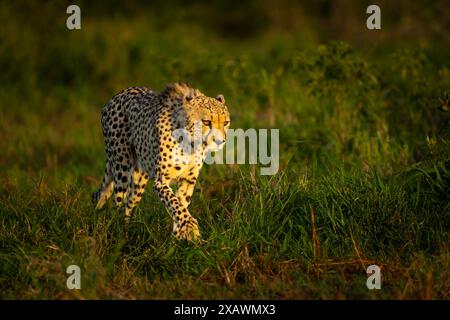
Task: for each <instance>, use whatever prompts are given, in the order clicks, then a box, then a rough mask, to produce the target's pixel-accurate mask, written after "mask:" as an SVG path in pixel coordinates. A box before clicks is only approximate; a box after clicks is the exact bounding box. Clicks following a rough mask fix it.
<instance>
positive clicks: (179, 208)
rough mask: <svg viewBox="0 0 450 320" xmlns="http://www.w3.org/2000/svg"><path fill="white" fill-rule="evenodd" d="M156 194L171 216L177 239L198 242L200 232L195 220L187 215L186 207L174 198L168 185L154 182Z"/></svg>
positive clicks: (164, 182) (162, 182) (158, 181)
mask: <svg viewBox="0 0 450 320" xmlns="http://www.w3.org/2000/svg"><path fill="white" fill-rule="evenodd" d="M153 189H154V190H155V192H156V194H157V195H158V196H159V198H160V199H161V200H162V201H163V202H164V205H165V206H166V208H168V209H169V210H170V211H171V212H172V215H173V234H174V235H175V237H177V238H178V239H186V240H198V239H199V238H200V232H199V230H198V224H197V219H195V218H194V217H193V216H191V214H190V213H189V211H188V209H187V207H186V206H185V205H184V204H182V203H181V202H180V200H179V199H178V198H177V197H176V196H175V194H174V193H173V191H172V189H171V188H170V186H169V183H168V182H166V181H162V180H156V181H155V184H154V186H153Z"/></svg>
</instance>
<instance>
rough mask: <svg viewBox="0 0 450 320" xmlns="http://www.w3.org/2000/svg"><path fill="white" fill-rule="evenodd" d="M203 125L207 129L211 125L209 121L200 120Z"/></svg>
mask: <svg viewBox="0 0 450 320" xmlns="http://www.w3.org/2000/svg"><path fill="white" fill-rule="evenodd" d="M202 122H203V124H204V125H205V126H207V127H209V126H210V125H211V120H202Z"/></svg>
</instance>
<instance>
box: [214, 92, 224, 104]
mask: <svg viewBox="0 0 450 320" xmlns="http://www.w3.org/2000/svg"><path fill="white" fill-rule="evenodd" d="M216 100H217V101H219V102H222V103H225V97H224V96H223V94H219V95H218V96H216Z"/></svg>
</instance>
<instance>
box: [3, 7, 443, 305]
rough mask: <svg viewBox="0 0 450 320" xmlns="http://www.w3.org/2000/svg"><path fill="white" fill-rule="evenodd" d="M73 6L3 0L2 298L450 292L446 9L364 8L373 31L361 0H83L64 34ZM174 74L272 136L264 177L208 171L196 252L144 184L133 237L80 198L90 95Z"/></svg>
mask: <svg viewBox="0 0 450 320" xmlns="http://www.w3.org/2000/svg"><path fill="white" fill-rule="evenodd" d="M69 4H72V2H69V1H58V2H47V1H40V2H27V1H2V2H0V21H2V27H1V28H0V83H1V85H0V154H1V156H0V182H1V183H0V214H1V216H2V223H1V226H0V255H1V261H2V263H1V264H0V288H1V297H2V298H324V299H332V298H372V299H376V298H388V299H392V298H409V299H411V298H412V299H416V298H423V299H430V298H441V299H442V298H444V299H448V298H449V292H450V290H449V285H448V284H449V283H450V279H449V274H448V265H449V258H450V255H449V248H448V244H449V237H448V236H449V234H448V232H449V230H450V215H449V213H450V196H449V193H448V190H449V184H450V171H449V170H450V162H449V160H450V148H449V142H450V136H449V132H450V129H449V125H450V124H449V120H450V114H449V113H448V112H443V111H448V92H449V91H450V76H449V73H450V69H449V68H450V65H449V63H450V59H449V58H450V37H449V31H448V30H450V26H449V23H450V22H449V21H450V20H449V19H448V17H449V16H450V12H449V10H450V7H449V6H448V4H447V2H446V1H434V2H433V3H430V2H427V1H414V2H411V1H405V0H400V1H396V2H395V4H394V3H392V1H390V2H389V1H378V2H377V4H378V5H379V6H380V7H381V12H382V30H377V31H371V30H367V29H366V26H365V22H366V18H367V14H366V13H365V10H366V7H367V6H368V5H369V4H371V3H369V2H367V1H344V0H337V1H328V0H321V1H311V2H309V3H303V2H302V3H299V2H297V1H288V0H285V1H275V0H263V1H246V2H244V1H236V2H235V1H224V0H223V1H213V2H211V3H208V5H206V4H205V2H204V1H193V0H191V1H150V2H144V1H142V2H140V1H126V2H122V1H110V2H108V5H105V4H101V3H99V2H98V3H92V2H91V1H77V2H76V4H78V5H79V6H80V7H81V11H82V29H81V30H76V31H69V30H67V28H66V18H67V16H68V15H67V14H66V13H65V12H66V8H67V6H68V5H69ZM174 81H187V82H189V83H191V84H192V85H193V86H195V87H198V88H199V89H200V90H202V91H203V92H205V93H206V94H209V95H216V94H218V93H223V94H224V95H225V97H226V100H227V104H228V106H229V110H230V113H231V117H232V127H234V128H250V127H251V128H279V129H280V171H279V173H278V174H277V175H275V176H272V177H266V176H260V175H259V169H258V168H255V167H254V166H238V165H234V166H233V165H229V166H226V165H213V166H205V167H204V169H203V171H202V174H201V178H200V181H199V184H198V187H197V189H198V190H197V192H196V193H195V194H194V199H193V203H192V210H191V211H192V213H193V215H194V216H195V217H197V218H198V220H199V222H200V228H201V232H202V234H203V238H204V239H205V240H206V241H207V242H206V243H205V244H201V245H188V244H185V243H182V242H180V243H178V242H176V241H174V239H173V238H172V237H171V236H170V228H171V224H170V217H169V215H168V214H167V212H166V211H165V209H164V208H163V206H162V205H161V204H160V202H159V200H157V199H156V197H154V196H153V194H152V192H151V191H150V190H147V192H146V193H145V196H144V199H143V201H142V203H141V204H140V206H139V207H138V208H137V209H136V211H135V217H134V220H133V222H132V226H131V228H130V232H129V234H128V235H127V234H126V232H125V230H124V227H123V221H122V220H123V218H122V213H121V212H119V211H117V210H115V209H114V208H113V206H112V205H111V206H110V207H109V208H108V209H107V210H106V211H101V212H95V211H94V210H93V208H92V206H91V204H90V193H91V192H92V191H94V190H95V189H96V188H97V187H98V185H99V183H100V178H101V174H102V172H103V165H104V147H103V140H102V136H101V129H100V119H99V117H100V109H101V107H102V106H103V105H104V104H105V103H106V102H107V101H108V99H109V98H110V97H111V96H112V95H113V94H114V93H116V92H117V91H119V90H121V89H123V88H125V87H128V86H136V85H139V86H148V87H151V88H153V89H155V90H161V89H162V88H163V87H164V86H165V84H166V83H169V82H174ZM70 264H79V265H80V266H81V268H82V271H83V280H82V283H83V284H82V285H83V289H82V290H81V291H69V290H67V289H66V287H65V283H66V282H65V280H66V274H65V268H66V267H67V266H68V265H70ZM370 264H377V265H379V266H381V268H382V272H383V289H382V290H380V291H369V290H367V288H366V286H365V281H366V273H365V270H366V267H367V266H368V265H370Z"/></svg>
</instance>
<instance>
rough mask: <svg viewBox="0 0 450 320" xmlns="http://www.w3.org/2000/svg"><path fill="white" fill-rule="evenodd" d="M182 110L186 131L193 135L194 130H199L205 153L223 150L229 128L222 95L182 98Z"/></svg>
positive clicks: (228, 115) (228, 117)
mask: <svg viewBox="0 0 450 320" xmlns="http://www.w3.org/2000/svg"><path fill="white" fill-rule="evenodd" d="M183 109H184V111H185V116H186V119H185V120H186V123H185V124H186V129H188V131H190V132H191V134H194V130H195V128H197V130H198V129H199V128H201V133H202V144H203V146H204V148H205V149H206V150H207V151H218V150H220V149H221V148H223V146H224V145H225V141H226V135H227V131H228V128H229V127H230V114H229V112H228V108H227V106H226V105H225V98H224V97H223V95H218V96H216V97H215V98H210V97H207V96H204V95H198V96H194V97H189V96H187V97H184V98H183Z"/></svg>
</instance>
